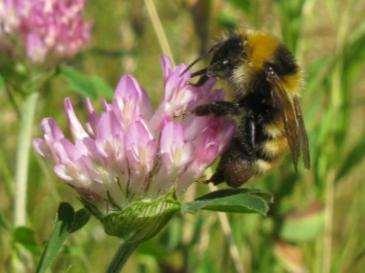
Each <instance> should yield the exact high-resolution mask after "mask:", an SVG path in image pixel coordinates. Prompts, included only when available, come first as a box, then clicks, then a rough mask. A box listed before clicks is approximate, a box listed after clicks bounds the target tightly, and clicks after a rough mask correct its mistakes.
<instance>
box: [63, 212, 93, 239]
mask: <svg viewBox="0 0 365 273" xmlns="http://www.w3.org/2000/svg"><path fill="white" fill-rule="evenodd" d="M89 220H90V213H89V211H88V210H86V209H84V208H83V209H80V210H78V211H76V213H75V214H74V218H73V222H72V223H71V225H70V226H69V228H68V231H69V232H70V233H72V232H75V231H77V230H79V229H80V228H82V227H83V226H84V225H86V223H87V222H88V221H89Z"/></svg>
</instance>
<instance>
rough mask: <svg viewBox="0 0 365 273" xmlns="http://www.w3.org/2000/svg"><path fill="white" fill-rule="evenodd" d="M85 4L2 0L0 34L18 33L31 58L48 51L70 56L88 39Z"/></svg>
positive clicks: (67, 0) (37, 59) (82, 1)
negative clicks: (84, 14)
mask: <svg viewBox="0 0 365 273" xmlns="http://www.w3.org/2000/svg"><path fill="white" fill-rule="evenodd" d="M84 8H85V0H3V1H2V2H1V3H0V38H1V36H4V35H5V34H12V33H15V32H17V33H19V34H20V36H21V39H23V42H24V44H25V49H26V53H27V56H28V57H29V58H30V59H31V60H32V61H33V62H43V61H44V59H45V57H46V56H47V55H48V54H53V55H56V56H59V57H70V56H73V55H75V54H76V53H77V52H79V51H80V50H81V49H82V48H83V47H84V46H85V44H86V43H87V42H88V41H89V39H90V30H91V24H90V23H89V22H85V20H84V18H83V11H84Z"/></svg>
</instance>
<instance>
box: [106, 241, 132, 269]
mask: <svg viewBox="0 0 365 273" xmlns="http://www.w3.org/2000/svg"><path fill="white" fill-rule="evenodd" d="M138 245H139V242H128V241H126V242H123V243H122V244H121V245H120V247H119V248H118V250H117V252H116V253H115V255H114V257H113V260H112V261H111V263H110V264H109V266H108V269H107V271H106V272H107V273H119V272H120V271H121V270H122V268H123V266H124V264H125V263H126V261H127V260H128V258H129V256H130V255H131V254H132V253H133V251H134V250H135V249H136V248H137V247H138Z"/></svg>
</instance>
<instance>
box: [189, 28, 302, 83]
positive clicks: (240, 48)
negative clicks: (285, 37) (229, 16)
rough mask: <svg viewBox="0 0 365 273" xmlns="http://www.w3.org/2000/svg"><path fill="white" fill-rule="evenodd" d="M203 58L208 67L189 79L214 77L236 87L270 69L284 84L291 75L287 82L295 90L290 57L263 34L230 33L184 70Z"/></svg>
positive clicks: (295, 74) (289, 54) (275, 39)
mask: <svg viewBox="0 0 365 273" xmlns="http://www.w3.org/2000/svg"><path fill="white" fill-rule="evenodd" d="M207 55H208V56H211V60H210V62H209V65H208V66H207V67H206V68H204V69H202V70H199V71H197V72H195V73H193V74H192V76H198V75H203V76H204V77H205V78H208V77H218V78H222V79H227V80H229V81H230V82H232V83H233V84H236V85H244V84H247V81H250V80H252V78H253V77H252V76H253V75H257V74H260V73H265V71H267V70H268V68H270V70H272V71H274V72H275V74H276V75H277V76H278V77H279V78H281V79H282V80H283V82H284V84H285V81H286V79H291V78H293V76H294V77H295V78H296V80H295V81H294V80H291V82H292V83H293V88H297V85H298V84H297V83H298V82H299V81H300V75H299V73H297V72H298V66H297V64H296V62H295V60H294V57H293V55H292V54H291V53H290V51H289V50H288V49H287V48H286V47H285V46H284V45H283V44H281V43H280V42H279V40H278V39H277V38H276V37H274V36H272V35H270V34H267V33H264V32H260V31H246V32H241V33H239V34H232V35H230V36H229V37H227V38H225V39H223V40H222V41H220V42H218V43H217V44H215V45H213V47H212V48H211V49H210V50H209V52H208V53H207V54H206V55H204V56H201V57H200V58H198V59H197V60H196V61H194V62H193V63H192V64H191V65H190V66H189V67H188V68H190V67H191V66H192V65H194V64H195V63H196V62H197V61H198V60H201V59H202V58H204V57H206V56H207ZM294 83H295V84H294ZM294 85H295V87H294ZM289 89H290V87H289Z"/></svg>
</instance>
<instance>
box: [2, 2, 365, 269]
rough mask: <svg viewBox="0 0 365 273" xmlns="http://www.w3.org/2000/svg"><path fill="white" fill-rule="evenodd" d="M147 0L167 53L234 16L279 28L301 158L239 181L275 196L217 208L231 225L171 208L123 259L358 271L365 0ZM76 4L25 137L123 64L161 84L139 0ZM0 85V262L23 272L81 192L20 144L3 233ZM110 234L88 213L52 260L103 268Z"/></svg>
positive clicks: (5, 165)
mask: <svg viewBox="0 0 365 273" xmlns="http://www.w3.org/2000/svg"><path fill="white" fill-rule="evenodd" d="M154 2H155V4H156V9H157V12H158V14H159V16H160V19H161V22H162V25H163V28H164V30H165V32H166V35H167V39H168V43H169V44H170V47H171V49H172V55H173V57H174V60H175V62H176V63H180V62H185V63H189V62H190V61H192V60H193V59H194V58H195V57H196V56H197V55H199V54H200V53H201V52H204V51H205V50H206V49H207V47H209V45H211V44H212V43H214V41H216V40H217V39H219V37H221V35H222V34H223V33H227V32H229V31H230V30H232V29H235V28H237V27H247V28H255V29H263V30H266V31H268V32H271V33H274V34H275V35H277V36H279V37H281V38H282V40H283V41H284V43H285V44H287V46H288V47H289V48H290V50H292V52H293V53H294V54H295V56H296V58H297V59H298V61H299V63H300V64H301V65H302V67H303V70H304V72H305V84H304V88H303V91H302V103H303V111H304V117H305V122H306V125H307V130H308V133H309V139H310V147H311V156H312V168H311V170H310V171H305V170H304V169H303V168H302V167H300V168H299V171H298V172H297V173H295V172H294V170H293V167H292V163H291V161H290V158H289V157H288V158H287V159H286V160H285V161H284V163H283V164H281V165H280V167H278V168H277V169H276V170H274V171H272V172H270V173H269V174H267V175H265V176H264V177H261V178H257V179H254V180H252V181H250V183H248V184H247V187H252V188H260V189H264V190H266V191H269V192H271V193H272V194H273V195H274V203H273V205H272V207H271V210H270V213H269V216H268V217H266V218H264V217H262V216H259V215H248V214H247V215H242V214H239V215H235V214H228V218H229V222H230V225H231V230H228V232H227V230H226V232H223V231H222V226H221V224H220V222H219V220H218V217H217V215H216V214H213V213H200V214H199V215H194V216H189V215H188V216H186V217H185V216H184V217H183V218H182V217H180V218H179V217H175V218H174V219H173V220H172V221H171V222H170V224H169V225H168V226H167V227H166V228H165V229H164V230H163V232H161V233H160V234H159V235H158V236H157V237H156V238H154V239H152V240H150V241H148V242H146V243H144V244H143V245H141V246H140V247H139V248H138V250H137V251H136V252H135V253H134V254H133V256H132V257H131V259H130V260H129V261H128V263H127V265H126V267H125V269H124V271H123V272H141V273H144V272H146V273H147V272H148V273H149V272H150V273H154V272H161V273H185V272H186V273H188V272H194V273H195V272H196V273H208V272H209V273H219V272H232V273H236V272H237V273H243V272H247V273H250V272H252V273H264V272H265V273H267V272H295V273H304V272H315V273H337V272H338V273H340V272H353V273H360V272H364V268H365V233H364V231H365V216H364V215H365V187H364V182H365V181H364V171H365V161H364V160H363V158H364V156H365V123H364V120H365V107H364V106H365V73H364V64H365V62H364V60H365V21H364V14H365V1H362V0H326V1H316V0H290V1H286V0H261V1H259V0H226V1H223V0H176V1H154ZM86 9H87V11H86V15H87V18H88V19H90V20H91V21H92V23H93V29H92V35H91V42H90V44H89V45H88V47H87V48H86V50H84V51H82V52H81V53H79V54H78V55H76V56H75V57H74V58H72V59H69V60H67V61H64V62H63V63H62V68H61V69H60V71H57V73H56V75H55V76H54V77H52V78H51V79H50V80H47V82H46V83H45V84H44V85H43V86H42V89H41V90H40V92H41V93H40V94H41V96H40V97H39V99H38V104H37V108H36V117H35V122H34V127H33V135H34V136H37V135H39V134H40V133H39V129H38V128H39V127H38V124H39V122H40V120H41V118H42V117H44V116H53V117H55V118H56V120H58V121H60V124H61V125H62V126H63V128H65V121H66V120H65V117H64V116H63V114H62V113H63V111H62V103H63V99H64V97H66V96H71V97H73V100H74V101H76V102H79V104H78V106H79V107H81V106H82V99H83V98H84V97H85V96H91V97H92V98H93V99H95V100H98V99H101V97H108V96H110V94H111V93H110V90H112V89H113V88H114V87H115V86H116V83H117V81H118V79H119V78H120V76H121V75H122V74H125V73H131V74H134V75H135V76H136V77H137V79H138V80H139V81H140V83H141V84H142V85H143V86H144V87H145V89H146V90H147V92H148V93H149V95H150V96H151V98H152V100H153V101H154V102H155V103H157V102H158V100H159V98H160V96H161V95H162V91H163V89H162V76H161V69H160V56H161V54H162V53H161V49H160V46H159V41H158V39H157V37H156V34H155V31H154V29H153V26H152V23H151V20H150V17H149V14H148V12H147V10H146V6H145V1H142V0H133V1H127V0H125V1H101V0H90V1H88V2H87V5H86ZM3 54H6V53H2V55H3ZM1 58H2V57H1ZM19 69H21V68H19ZM75 77H76V78H77V83H78V84H75ZM80 81H81V82H83V83H84V86H82V85H81V86H80ZM90 82H91V83H90ZM3 89H4V88H2V87H0V107H1V108H0V111H1V112H0V113H1V114H0V124H1V126H0V140H1V141H0V272H21V271H18V270H17V269H16V268H17V267H16V266H14V264H18V266H19V264H20V265H21V267H22V271H23V272H34V266H35V265H36V263H37V261H38V259H39V257H40V254H41V250H42V247H43V245H44V243H45V242H46V240H47V239H48V238H49V235H50V233H51V231H52V225H53V222H54V216H55V213H56V211H57V206H58V204H59V202H60V201H62V200H67V201H69V202H71V203H72V204H73V205H74V206H75V207H78V208H79V207H81V204H80V203H79V201H78V200H77V196H76V195H75V194H74V192H73V191H72V190H71V189H69V188H68V187H65V186H64V184H62V183H60V182H59V181H58V179H57V178H56V177H55V175H54V174H53V173H52V170H51V169H50V168H49V167H48V166H46V164H44V162H42V161H41V160H40V159H39V157H37V156H36V155H35V153H34V152H33V151H31V154H30V166H29V185H28V200H27V206H26V208H27V222H26V226H27V230H26V235H24V234H23V235H21V236H19V234H16V232H14V230H13V229H12V223H13V221H14V220H13V218H14V217H13V214H14V200H15V199H16V198H17V188H16V187H15V184H14V172H15V151H16V149H17V134H18V129H19V116H18V113H17V106H19V107H21V103H22V99H23V97H24V96H25V94H22V93H13V94H12V96H11V97H10V96H9V94H8V93H7V92H5V90H3ZM100 90H101V91H100ZM18 110H19V109H18ZM206 191H207V186H206V185H197V186H196V187H194V188H193V189H192V190H191V191H190V192H189V193H188V197H187V198H191V197H192V196H194V195H195V194H198V193H203V192H206ZM118 245H119V240H118V239H117V238H112V237H108V236H106V235H105V233H104V231H103V230H102V227H101V225H100V224H99V223H98V222H97V221H96V220H95V219H92V220H91V221H90V222H89V223H88V224H87V226H86V227H85V228H84V229H82V230H80V231H78V232H77V233H75V234H73V235H72V236H71V237H70V239H69V240H68V241H67V243H66V246H65V248H64V249H63V250H62V252H61V254H60V255H59V256H58V258H57V260H56V261H55V263H54V265H53V266H52V270H51V271H49V272H69V273H82V272H104V270H105V268H106V265H107V264H108V262H109V261H110V259H111V257H112V255H113V253H114V252H115V250H116V248H117V246H118ZM24 248H25V249H27V251H22V249H24ZM14 268H15V269H14Z"/></svg>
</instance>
